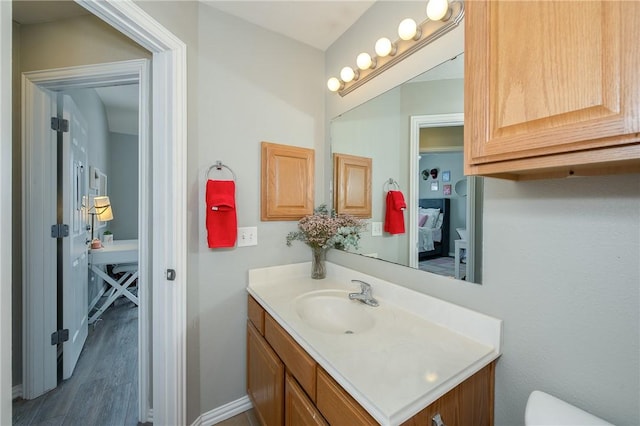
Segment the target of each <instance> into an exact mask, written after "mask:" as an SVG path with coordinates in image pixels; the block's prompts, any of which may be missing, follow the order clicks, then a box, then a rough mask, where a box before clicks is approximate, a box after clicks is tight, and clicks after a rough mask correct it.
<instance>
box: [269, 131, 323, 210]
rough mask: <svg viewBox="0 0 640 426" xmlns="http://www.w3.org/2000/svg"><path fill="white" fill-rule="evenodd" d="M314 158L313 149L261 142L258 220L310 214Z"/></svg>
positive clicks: (312, 195) (312, 194) (311, 208)
mask: <svg viewBox="0 0 640 426" xmlns="http://www.w3.org/2000/svg"><path fill="white" fill-rule="evenodd" d="M314 158H315V156H314V150H313V149H308V148H300V147H295V146H288V145H279V144H275V143H269V142H262V174H261V177H262V178H261V194H260V219H261V220H263V221H267V220H298V219H300V218H302V217H304V216H306V215H310V214H312V213H313V197H314V164H315V161H314Z"/></svg>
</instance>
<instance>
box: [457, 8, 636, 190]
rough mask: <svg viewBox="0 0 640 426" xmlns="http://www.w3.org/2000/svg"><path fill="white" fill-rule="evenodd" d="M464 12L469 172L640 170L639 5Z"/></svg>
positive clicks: (524, 174) (522, 174) (517, 175)
mask: <svg viewBox="0 0 640 426" xmlns="http://www.w3.org/2000/svg"><path fill="white" fill-rule="evenodd" d="M465 7H466V13H465V174H471V175H484V176H498V177H506V178H511V179H522V178H541V177H542V178H544V177H561V176H567V175H571V174H576V175H579V174H585V175H590V174H609V173H624V172H636V171H640V72H638V70H639V69H640V49H638V47H637V44H638V40H640V2H635V1H633V2H625V1H580V2H568V1H518V2H514V1H469V2H465Z"/></svg>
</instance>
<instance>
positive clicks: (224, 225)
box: [205, 179, 238, 248]
mask: <svg viewBox="0 0 640 426" xmlns="http://www.w3.org/2000/svg"><path fill="white" fill-rule="evenodd" d="M235 197H236V183H235V182H234V181H232V180H211V179H209V180H207V192H206V195H205V199H206V201H207V218H206V220H207V242H208V243H209V248H220V247H233V246H235V245H236V238H237V237H238V219H237V217H236V199H235Z"/></svg>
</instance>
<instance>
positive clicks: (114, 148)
mask: <svg viewBox="0 0 640 426" xmlns="http://www.w3.org/2000/svg"><path fill="white" fill-rule="evenodd" d="M108 151H109V164H110V168H109V200H110V201H111V205H112V206H113V220H112V221H111V222H109V223H108V224H107V228H108V229H109V230H110V231H111V232H113V237H114V238H115V239H117V240H135V239H138V198H139V197H138V136H137V135H126V134H124V133H113V132H110V133H109V150H108Z"/></svg>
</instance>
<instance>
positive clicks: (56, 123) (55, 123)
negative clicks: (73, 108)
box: [51, 117, 69, 133]
mask: <svg viewBox="0 0 640 426" xmlns="http://www.w3.org/2000/svg"><path fill="white" fill-rule="evenodd" d="M51 130H55V131H56V132H60V133H66V132H68V131H69V120H65V119H64V118H60V117H51Z"/></svg>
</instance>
